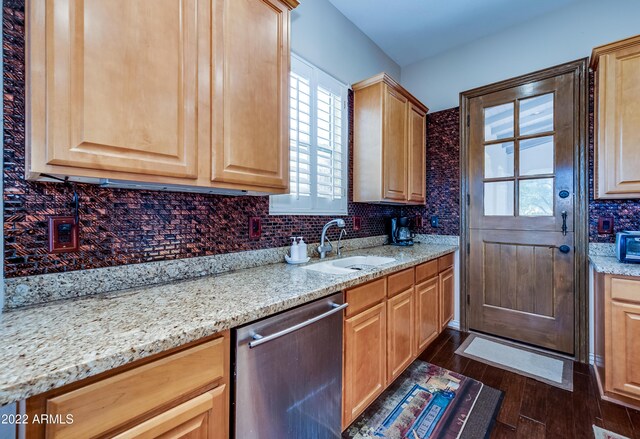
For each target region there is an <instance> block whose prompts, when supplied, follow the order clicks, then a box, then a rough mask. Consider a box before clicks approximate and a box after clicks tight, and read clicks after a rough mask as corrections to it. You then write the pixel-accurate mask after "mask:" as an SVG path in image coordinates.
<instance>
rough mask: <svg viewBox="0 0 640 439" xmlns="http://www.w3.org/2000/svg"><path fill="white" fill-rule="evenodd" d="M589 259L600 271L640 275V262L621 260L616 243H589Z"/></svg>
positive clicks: (595, 268)
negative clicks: (618, 256)
mask: <svg viewBox="0 0 640 439" xmlns="http://www.w3.org/2000/svg"><path fill="white" fill-rule="evenodd" d="M589 261H590V262H591V265H593V268H594V270H596V271H597V272H599V273H605V274H619V275H621V276H638V277H640V264H630V263H625V262H620V261H619V260H618V258H617V257H616V253H615V245H614V244H599V243H591V244H589Z"/></svg>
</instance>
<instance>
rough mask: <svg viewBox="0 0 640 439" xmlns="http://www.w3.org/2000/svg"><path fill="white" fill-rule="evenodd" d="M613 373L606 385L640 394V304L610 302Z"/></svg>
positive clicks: (626, 392) (607, 359) (625, 391)
mask: <svg viewBox="0 0 640 439" xmlns="http://www.w3.org/2000/svg"><path fill="white" fill-rule="evenodd" d="M609 343H611V351H610V352H611V355H610V358H606V359H605V361H607V369H610V370H611V374H610V376H609V377H608V378H610V380H607V381H608V382H607V385H606V387H607V389H606V390H609V391H613V392H623V393H625V394H628V395H632V396H636V397H638V396H640V367H638V365H640V305H631V304H626V303H621V302H616V301H612V302H611V335H610V338H609Z"/></svg>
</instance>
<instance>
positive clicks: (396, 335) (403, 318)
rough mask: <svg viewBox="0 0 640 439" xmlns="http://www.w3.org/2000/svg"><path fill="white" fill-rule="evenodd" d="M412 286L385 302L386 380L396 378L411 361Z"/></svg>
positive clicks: (412, 349)
mask: <svg viewBox="0 0 640 439" xmlns="http://www.w3.org/2000/svg"><path fill="white" fill-rule="evenodd" d="M414 319H415V310H414V297H413V287H411V288H410V289H408V290H406V291H405V292H404V293H401V294H398V295H397V296H395V297H393V298H391V299H389V301H388V302H387V343H388V347H387V374H388V379H387V382H391V381H393V380H394V379H396V378H397V377H398V376H399V375H400V374H401V373H402V372H403V371H404V370H405V369H406V368H407V366H409V365H410V364H411V362H412V361H413V358H414V357H413V351H414V339H413V337H414V330H415V328H414V326H415V325H414V321H415V320H414Z"/></svg>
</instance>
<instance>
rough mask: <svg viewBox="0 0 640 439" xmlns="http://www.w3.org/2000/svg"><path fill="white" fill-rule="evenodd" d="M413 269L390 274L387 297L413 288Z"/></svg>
mask: <svg viewBox="0 0 640 439" xmlns="http://www.w3.org/2000/svg"><path fill="white" fill-rule="evenodd" d="M413 278H414V273H413V268H408V269H406V270H402V271H399V272H397V273H393V274H390V275H389V277H388V286H387V292H388V294H389V297H393V296H395V295H396V294H400V293H402V292H403V291H406V290H408V289H409V288H411V287H412V286H413Z"/></svg>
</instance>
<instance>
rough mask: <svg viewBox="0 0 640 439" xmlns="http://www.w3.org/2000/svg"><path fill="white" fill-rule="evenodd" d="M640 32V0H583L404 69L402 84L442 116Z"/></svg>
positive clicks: (431, 109)
mask: <svg viewBox="0 0 640 439" xmlns="http://www.w3.org/2000/svg"><path fill="white" fill-rule="evenodd" d="M639 33H640V1H638V0H606V1H602V0H582V1H579V2H577V3H574V4H571V5H569V6H566V7H564V8H562V9H559V10H556V11H555V12H553V13H551V14H547V15H543V16H541V17H539V18H536V19H534V20H532V21H530V22H528V23H525V24H522V25H519V26H516V27H512V28H509V29H507V30H504V31H501V32H499V33H497V34H494V35H490V36H488V37H484V38H482V39H479V40H477V41H475V42H472V43H470V44H467V45H464V46H460V47H458V48H455V49H452V50H450V51H447V52H445V53H442V54H439V55H435V56H434V57H431V58H427V59H425V60H422V61H418V62H416V63H414V64H410V65H408V66H403V67H402V78H401V83H402V85H404V86H405V87H406V88H407V89H408V90H409V91H410V92H411V93H413V94H414V95H415V96H416V97H417V98H418V99H420V100H422V101H423V102H424V103H425V104H426V105H427V106H428V107H429V109H430V111H439V110H443V109H446V108H451V107H457V106H458V105H459V93H460V92H462V91H465V90H469V89H471V88H475V87H479V86H483V85H487V84H491V83H493V82H497V81H501V80H504V79H508V78H511V77H514V76H518V75H523V74H526V73H530V72H533V71H536V70H540V69H544V68H547V67H551V66H554V65H557V64H562V63H564V62H568V61H573V60H575V59H579V58H584V57H587V56H589V55H590V54H591V49H592V48H593V47H595V46H599V45H601V44H606V43H610V42H613V41H616V40H619V39H622V38H626V37H629V36H633V35H637V34H639ZM425 44H428V42H425Z"/></svg>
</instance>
